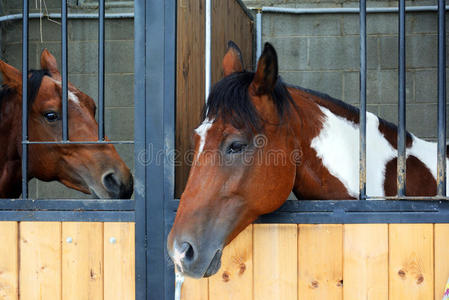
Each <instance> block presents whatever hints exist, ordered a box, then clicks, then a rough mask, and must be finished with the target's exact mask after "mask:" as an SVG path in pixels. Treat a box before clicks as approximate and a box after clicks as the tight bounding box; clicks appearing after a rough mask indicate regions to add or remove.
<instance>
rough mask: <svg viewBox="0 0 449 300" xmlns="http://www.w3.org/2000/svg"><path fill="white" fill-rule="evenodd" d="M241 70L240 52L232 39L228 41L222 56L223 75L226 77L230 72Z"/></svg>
mask: <svg viewBox="0 0 449 300" xmlns="http://www.w3.org/2000/svg"><path fill="white" fill-rule="evenodd" d="M243 70H244V68H243V59H242V52H241V51H240V49H239V47H238V46H237V45H236V44H235V43H234V42H233V41H229V42H228V50H227V51H226V54H225V56H224V57H223V75H224V76H225V77H226V76H228V75H231V74H232V73H236V72H242V71H243Z"/></svg>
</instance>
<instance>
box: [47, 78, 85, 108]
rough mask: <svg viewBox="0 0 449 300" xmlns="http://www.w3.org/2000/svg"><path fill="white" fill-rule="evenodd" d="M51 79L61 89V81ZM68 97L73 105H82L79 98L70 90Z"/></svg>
mask: <svg viewBox="0 0 449 300" xmlns="http://www.w3.org/2000/svg"><path fill="white" fill-rule="evenodd" d="M50 79H51V80H53V82H55V83H56V84H57V85H59V86H60V87H61V86H62V83H61V81H59V80H56V79H54V78H51V77H50ZM67 96H68V99H69V100H71V101H72V102H73V103H75V104H78V105H79V104H80V101H79V99H78V97H77V96H76V95H75V93H73V92H72V91H70V90H68V91H67Z"/></svg>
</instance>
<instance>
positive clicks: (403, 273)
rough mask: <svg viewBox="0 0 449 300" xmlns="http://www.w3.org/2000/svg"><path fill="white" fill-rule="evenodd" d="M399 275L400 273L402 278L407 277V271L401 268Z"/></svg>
mask: <svg viewBox="0 0 449 300" xmlns="http://www.w3.org/2000/svg"><path fill="white" fill-rule="evenodd" d="M398 275H399V277H401V278H405V271H404V270H402V269H400V270H399V271H398Z"/></svg>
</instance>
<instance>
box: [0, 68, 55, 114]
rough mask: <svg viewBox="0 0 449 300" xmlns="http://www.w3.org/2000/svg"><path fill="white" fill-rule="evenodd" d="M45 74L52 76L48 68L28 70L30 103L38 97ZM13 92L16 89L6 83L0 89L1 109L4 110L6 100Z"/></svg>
mask: <svg viewBox="0 0 449 300" xmlns="http://www.w3.org/2000/svg"><path fill="white" fill-rule="evenodd" d="M44 76H49V77H51V75H50V73H49V72H48V70H30V71H29V72H28V101H27V102H28V105H31V104H32V103H33V101H34V99H36V96H37V93H38V92H39V88H40V87H41V84H42V79H43V78H44ZM12 93H14V90H13V89H12V88H11V87H9V86H8V85H6V84H3V85H2V87H1V89H0V111H1V110H2V103H3V102H4V100H5V99H6V98H7V97H8V96H10V95H11V94H12Z"/></svg>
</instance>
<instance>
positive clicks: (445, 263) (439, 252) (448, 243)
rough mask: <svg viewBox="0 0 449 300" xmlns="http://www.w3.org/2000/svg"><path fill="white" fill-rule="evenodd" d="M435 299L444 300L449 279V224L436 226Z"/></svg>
mask: <svg viewBox="0 0 449 300" xmlns="http://www.w3.org/2000/svg"><path fill="white" fill-rule="evenodd" d="M434 236H435V299H438V300H441V299H443V293H444V288H445V286H446V282H447V280H448V279H449V224H435V228H434Z"/></svg>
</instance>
